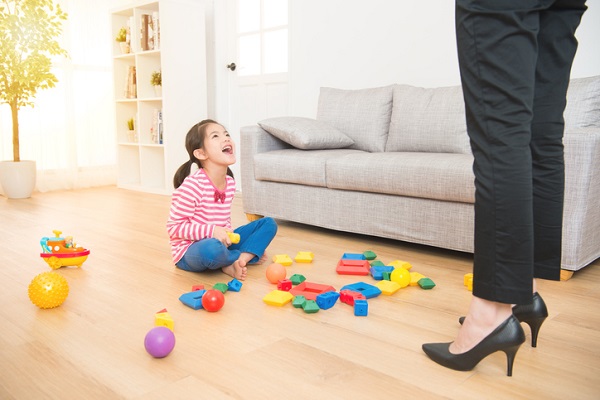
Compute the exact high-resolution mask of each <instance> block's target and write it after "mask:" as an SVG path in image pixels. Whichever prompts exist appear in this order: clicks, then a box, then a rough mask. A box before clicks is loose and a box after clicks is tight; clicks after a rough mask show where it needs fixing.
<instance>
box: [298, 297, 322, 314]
mask: <svg viewBox="0 0 600 400" xmlns="http://www.w3.org/2000/svg"><path fill="white" fill-rule="evenodd" d="M302 309H303V310H304V312H305V313H307V314H314V313H316V312H319V310H320V308H319V305H318V304H317V302H316V301H314V300H306V301H305V302H304V305H303V306H302Z"/></svg>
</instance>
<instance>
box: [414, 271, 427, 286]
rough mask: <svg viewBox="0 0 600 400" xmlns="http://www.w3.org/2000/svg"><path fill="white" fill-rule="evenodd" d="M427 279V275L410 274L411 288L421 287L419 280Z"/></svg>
mask: <svg viewBox="0 0 600 400" xmlns="http://www.w3.org/2000/svg"><path fill="white" fill-rule="evenodd" d="M422 278H425V275H423V274H420V273H418V272H411V273H410V286H419V280H420V279H422Z"/></svg>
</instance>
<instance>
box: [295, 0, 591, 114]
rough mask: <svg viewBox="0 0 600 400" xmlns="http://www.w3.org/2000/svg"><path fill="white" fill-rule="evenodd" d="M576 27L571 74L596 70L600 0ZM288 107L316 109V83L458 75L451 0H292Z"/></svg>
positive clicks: (448, 79)
mask: <svg viewBox="0 0 600 400" xmlns="http://www.w3.org/2000/svg"><path fill="white" fill-rule="evenodd" d="M588 3H590V4H588V7H589V9H588V11H587V12H586V14H585V15H584V17H583V20H582V23H581V26H580V28H579V30H578V31H577V37H578V39H579V41H580V46H579V51H578V53H577V56H576V58H575V61H574V65H573V71H572V76H573V77H584V76H590V75H600V48H599V45H598V42H599V41H600V2H598V1H591V2H588ZM289 24H290V26H289V28H290V66H289V72H290V84H291V86H290V110H291V114H292V115H298V116H306V117H313V118H314V117H315V115H316V107H317V99H318V95H319V88H320V87H321V86H330V87H337V88H343V89H357V88H365V87H376V86H385V85H389V84H393V83H406V84H410V85H415V86H424V87H434V86H449V85H457V84H459V83H460V77H459V72H458V61H457V56H456V39H455V33H454V1H451V0H429V1H411V2H408V1H390V0H369V1H367V0H290V23H289Z"/></svg>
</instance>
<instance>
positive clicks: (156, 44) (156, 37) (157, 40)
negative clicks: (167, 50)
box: [152, 11, 160, 50]
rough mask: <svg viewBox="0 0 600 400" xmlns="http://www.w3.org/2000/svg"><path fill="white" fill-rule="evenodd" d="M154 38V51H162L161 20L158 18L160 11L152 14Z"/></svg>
mask: <svg viewBox="0 0 600 400" xmlns="http://www.w3.org/2000/svg"><path fill="white" fill-rule="evenodd" d="M152 36H153V39H154V40H153V44H154V50H159V49H160V19H159V18H158V11H154V12H153V13H152Z"/></svg>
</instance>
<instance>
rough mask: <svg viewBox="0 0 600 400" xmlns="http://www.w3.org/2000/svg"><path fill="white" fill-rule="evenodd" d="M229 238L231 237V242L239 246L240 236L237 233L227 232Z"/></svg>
mask: <svg viewBox="0 0 600 400" xmlns="http://www.w3.org/2000/svg"><path fill="white" fill-rule="evenodd" d="M227 236H229V240H231V243H233V244H237V243H239V242H240V234H239V233H235V232H227Z"/></svg>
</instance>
